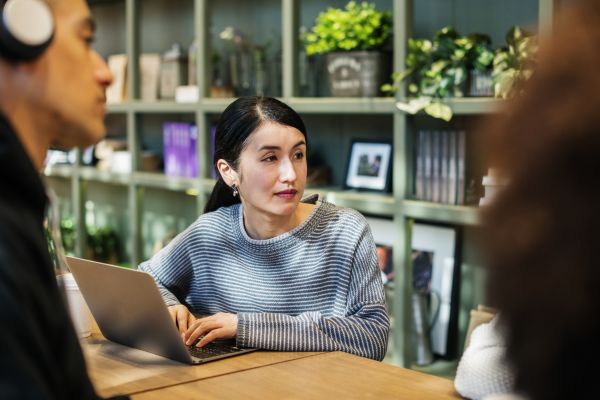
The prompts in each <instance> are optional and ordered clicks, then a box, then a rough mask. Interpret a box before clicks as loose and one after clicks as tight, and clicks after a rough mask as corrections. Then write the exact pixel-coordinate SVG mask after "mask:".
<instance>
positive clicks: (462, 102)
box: [400, 97, 503, 115]
mask: <svg viewBox="0 0 600 400" xmlns="http://www.w3.org/2000/svg"><path fill="white" fill-rule="evenodd" d="M408 100H410V99H408ZM442 103H443V104H447V105H449V106H450V107H451V108H452V112H453V113H454V115H479V114H490V113H493V112H496V111H498V110H499V109H500V108H501V106H502V104H503V100H501V99H496V98H493V97H463V98H453V99H444V100H442ZM400 112H402V111H400Z"/></svg>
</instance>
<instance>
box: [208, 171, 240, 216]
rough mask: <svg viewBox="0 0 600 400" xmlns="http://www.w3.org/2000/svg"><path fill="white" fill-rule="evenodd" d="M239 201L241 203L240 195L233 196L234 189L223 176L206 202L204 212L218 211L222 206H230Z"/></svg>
mask: <svg viewBox="0 0 600 400" xmlns="http://www.w3.org/2000/svg"><path fill="white" fill-rule="evenodd" d="M238 203H240V196H236V197H233V189H231V188H230V187H229V186H227V184H226V183H225V182H224V181H223V178H219V179H218V180H217V183H215V186H214V187H213V190H212V193H211V194H210V197H209V198H208V201H207V202H206V206H205V207H204V212H205V213H208V212H211V211H216V210H217V209H219V208H220V207H228V206H232V205H234V204H238Z"/></svg>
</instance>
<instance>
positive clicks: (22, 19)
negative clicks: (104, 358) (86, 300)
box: [0, 0, 112, 399]
mask: <svg viewBox="0 0 600 400" xmlns="http://www.w3.org/2000/svg"><path fill="white" fill-rule="evenodd" d="M2 12H3V16H2V17H3V18H2V22H0V185H1V186H0V326H1V327H2V328H0V345H1V346H2V349H1V350H0V398H2V399H12V398H19V399H23V398H36V399H38V398H39V399H41V398H52V399H58V398H64V399H67V398H68V399H87V398H97V395H96V394H95V392H94V389H93V387H92V384H91V382H90V380H89V378H88V375H87V373H86V367H85V363H84V360H83V356H82V352H81V348H80V345H79V342H78V340H77V336H76V334H75V331H74V329H73V326H72V324H71V322H70V320H69V316H68V313H67V311H66V309H65V304H64V302H63V299H62V297H61V294H60V292H59V290H58V288H57V285H56V278H55V275H54V272H53V267H52V264H51V261H50V258H49V254H48V247H47V242H46V239H45V236H44V230H43V225H42V224H43V218H44V213H45V208H46V207H47V203H48V201H47V198H46V194H45V190H44V186H43V184H42V181H41V179H40V176H39V172H40V170H41V168H42V166H43V162H44V158H45V156H46V151H47V150H48V147H49V146H58V147H84V146H89V145H91V144H93V143H95V142H97V141H98V140H100V139H101V138H102V136H103V135H104V126H103V120H104V113H105V104H104V103H105V98H104V92H105V89H106V87H107V86H108V85H109V84H110V83H111V81H112V76H111V74H110V72H109V70H108V68H107V66H106V64H105V63H104V61H103V60H102V59H101V58H100V56H99V55H98V54H97V53H96V52H95V51H94V50H93V49H92V48H91V43H92V41H93V37H94V23H93V21H92V19H91V16H90V10H89V8H88V6H87V4H86V2H85V1H84V0H48V1H44V0H9V1H8V2H6V4H5V5H4V7H3V10H2Z"/></svg>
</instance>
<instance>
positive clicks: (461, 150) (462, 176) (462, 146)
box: [456, 130, 467, 205]
mask: <svg viewBox="0 0 600 400" xmlns="http://www.w3.org/2000/svg"><path fill="white" fill-rule="evenodd" d="M456 148H457V154H456V160H457V169H456V192H457V195H456V204H458V205H464V204H465V191H466V181H467V177H466V169H465V162H466V154H467V135H466V132H465V131H463V130H461V131H458V132H457V145H456Z"/></svg>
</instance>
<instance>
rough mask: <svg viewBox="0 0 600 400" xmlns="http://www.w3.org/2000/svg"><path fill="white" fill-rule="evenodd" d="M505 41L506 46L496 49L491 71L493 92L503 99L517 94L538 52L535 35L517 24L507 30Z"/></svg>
mask: <svg viewBox="0 0 600 400" xmlns="http://www.w3.org/2000/svg"><path fill="white" fill-rule="evenodd" d="M506 43H507V46H505V47H503V48H500V49H498V50H497V51H496V55H495V57H494V68H493V72H492V80H493V82H494V94H495V96H496V97H500V98H503V99H506V98H509V97H512V96H514V95H515V94H517V93H518V92H517V90H518V88H520V87H521V86H522V84H523V82H525V81H526V80H527V79H529V78H530V77H531V75H532V74H533V70H534V68H535V64H536V58H537V52H538V44H537V40H536V38H535V36H533V35H531V34H530V33H527V32H525V31H524V30H522V29H521V28H519V27H518V26H514V27H513V28H511V29H510V30H509V31H508V33H507V34H506Z"/></svg>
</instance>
